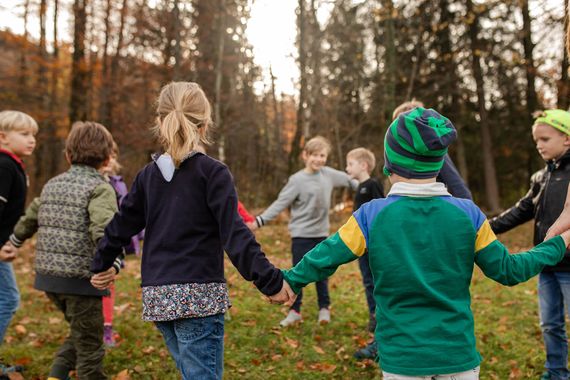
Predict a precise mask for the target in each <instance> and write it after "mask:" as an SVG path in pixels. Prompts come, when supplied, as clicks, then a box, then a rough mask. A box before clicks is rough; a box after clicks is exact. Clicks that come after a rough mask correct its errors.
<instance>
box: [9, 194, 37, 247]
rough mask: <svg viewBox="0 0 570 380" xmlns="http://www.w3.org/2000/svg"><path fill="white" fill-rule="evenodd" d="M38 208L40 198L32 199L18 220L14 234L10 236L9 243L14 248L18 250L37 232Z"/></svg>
mask: <svg viewBox="0 0 570 380" xmlns="http://www.w3.org/2000/svg"><path fill="white" fill-rule="evenodd" d="M39 208H40V198H39V197H37V198H34V200H33V201H32V203H30V205H29V206H28V208H27V209H26V213H25V214H24V216H22V217H21V218H20V220H18V223H17V224H16V226H15V227H14V232H13V233H12V235H10V242H11V243H12V245H14V247H16V248H20V247H21V246H22V244H24V241H25V240H26V239H29V238H31V237H32V236H34V234H35V233H36V231H37V230H38V210H39Z"/></svg>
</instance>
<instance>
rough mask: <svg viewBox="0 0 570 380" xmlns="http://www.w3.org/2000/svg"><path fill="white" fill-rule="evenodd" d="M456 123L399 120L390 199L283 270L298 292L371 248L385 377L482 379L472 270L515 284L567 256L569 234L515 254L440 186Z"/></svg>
mask: <svg viewBox="0 0 570 380" xmlns="http://www.w3.org/2000/svg"><path fill="white" fill-rule="evenodd" d="M455 138H456V131H455V128H454V127H453V125H452V124H451V122H450V121H449V120H448V119H447V118H445V117H443V116H441V115H440V114H438V113H437V112H436V111H434V110H431V109H424V108H421V107H419V108H416V109H414V110H412V111H409V112H407V113H404V114H402V115H400V116H399V117H398V118H397V119H396V120H395V121H394V122H393V123H392V124H391V125H390V127H389V129H388V131H387V133H386V137H385V141H384V147H385V166H384V172H385V174H387V175H389V178H390V181H391V182H392V184H393V186H392V189H391V190H390V192H389V194H388V197H387V198H384V199H376V200H373V201H371V202H369V203H367V204H365V205H363V206H362V207H361V208H360V209H359V210H357V211H356V212H355V213H354V214H353V216H351V217H350V219H349V220H348V222H347V223H346V224H345V225H344V226H342V227H341V228H340V229H339V231H338V232H337V233H335V234H334V235H333V236H331V237H330V238H328V239H327V240H325V241H324V242H322V243H321V244H319V245H318V246H317V247H315V248H314V249H313V250H311V251H310V252H309V253H308V254H307V255H306V256H305V257H304V258H303V260H302V261H301V262H300V263H298V264H297V265H296V266H295V267H293V268H292V269H290V270H287V271H284V274H285V279H286V280H287V282H288V283H289V285H290V286H291V288H292V289H293V291H294V292H295V293H297V292H299V291H300V290H301V288H302V287H304V286H306V285H307V284H309V283H311V282H315V281H319V280H321V279H323V278H327V277H329V276H330V275H332V274H333V273H334V272H335V270H336V269H337V268H338V266H340V265H342V264H345V263H348V262H350V261H353V260H356V259H357V258H358V257H359V256H361V255H362V254H364V252H365V251H366V249H367V250H368V255H369V261H370V268H371V271H372V275H373V278H374V298H375V300H376V303H377V307H376V318H377V321H378V325H377V328H376V332H375V337H376V341H377V342H379V345H378V354H379V355H378V356H379V362H380V365H381V367H382V370H383V375H384V379H387V380H397V379H404V378H405V379H416V378H417V379H423V378H425V377H426V376H427V377H429V378H434V379H451V378H454V379H461V380H471V379H478V378H479V364H480V362H481V356H480V355H479V353H478V352H477V349H476V344H475V333H474V322H473V314H472V312H471V308H470V304H471V296H470V293H469V285H470V283H471V276H472V273H473V266H474V264H477V266H479V267H480V268H481V270H482V271H483V273H484V274H485V275H486V276H487V277H489V278H491V279H493V280H495V281H497V282H499V283H501V284H504V285H508V286H512V285H515V284H518V283H520V282H524V281H527V280H528V279H530V278H531V277H533V276H535V275H536V274H538V273H539V272H540V271H541V270H542V268H543V267H544V266H545V265H554V264H556V263H557V262H559V261H560V260H561V259H562V257H563V256H564V252H565V250H566V246H567V245H568V243H569V242H570V232H568V231H566V232H564V233H563V234H562V235H561V236H558V237H554V238H552V239H550V240H548V241H546V242H544V243H542V244H539V245H537V246H536V247H534V248H533V249H531V250H529V251H527V252H523V253H520V254H516V255H510V254H509V252H508V251H507V249H506V248H505V247H504V246H503V245H502V244H501V243H500V242H499V241H498V240H497V238H496V236H495V234H494V233H493V231H492V230H491V228H490V226H489V222H488V221H487V219H486V217H485V215H483V213H482V212H481V210H480V209H479V208H478V207H477V206H476V205H475V204H474V203H473V202H472V201H470V200H466V199H459V198H455V197H452V196H451V195H450V194H449V193H448V192H447V190H446V188H445V186H444V185H443V184H441V183H438V182H436V177H437V174H438V172H439V170H440V169H441V166H442V164H443V157H444V155H445V154H446V153H447V147H448V145H449V144H450V143H451V142H452V141H453V140H454V139H455Z"/></svg>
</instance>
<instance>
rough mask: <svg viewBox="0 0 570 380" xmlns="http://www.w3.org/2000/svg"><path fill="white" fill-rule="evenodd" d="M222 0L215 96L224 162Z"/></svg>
mask: <svg viewBox="0 0 570 380" xmlns="http://www.w3.org/2000/svg"><path fill="white" fill-rule="evenodd" d="M219 1H220V3H219V4H220V8H219V10H218V11H219V14H218V22H219V24H218V54H217V57H216V81H215V82H214V96H215V98H216V103H215V104H214V118H215V122H216V123H217V125H218V130H219V131H220V138H219V140H218V158H219V160H220V161H222V162H224V161H225V160H226V139H225V133H224V124H223V120H222V112H221V102H222V79H223V77H224V72H223V69H224V46H225V41H226V10H225V0H219Z"/></svg>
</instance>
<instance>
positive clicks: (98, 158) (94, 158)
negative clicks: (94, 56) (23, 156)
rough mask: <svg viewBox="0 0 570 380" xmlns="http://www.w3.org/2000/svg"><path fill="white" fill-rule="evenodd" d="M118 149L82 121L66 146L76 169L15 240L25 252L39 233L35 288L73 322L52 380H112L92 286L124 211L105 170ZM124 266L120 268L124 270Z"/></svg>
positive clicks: (46, 194) (43, 199) (30, 213)
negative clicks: (98, 256)
mask: <svg viewBox="0 0 570 380" xmlns="http://www.w3.org/2000/svg"><path fill="white" fill-rule="evenodd" d="M112 149H113V138H112V137H111V134H110V133H109V131H107V129H106V128H105V127H103V126H102V125H101V124H97V123H94V122H90V121H86V122H76V123H74V124H73V126H72V128H71V132H70V133H69V136H68V137H67V140H66V143H65V157H66V159H67V161H68V162H69V163H70V164H71V168H70V169H69V170H68V171H66V172H65V173H63V174H60V175H58V176H56V177H54V178H52V179H50V180H49V181H48V182H47V183H46V185H45V186H44V188H43V189H42V193H41V195H40V197H39V198H36V199H34V201H33V202H32V204H31V205H30V206H29V207H28V209H27V210H26V213H25V215H24V216H22V217H21V218H20V220H19V221H18V224H17V225H16V227H15V228H14V233H13V234H12V235H11V236H10V241H11V243H12V244H13V245H14V246H16V247H19V246H21V245H22V243H23V242H24V240H26V239H29V238H30V237H32V235H33V234H34V233H35V232H36V231H37V232H38V239H37V244H36V256H35V264H34V267H35V271H36V278H35V282H34V287H35V288H36V289H38V290H41V291H44V292H46V295H47V296H48V298H49V299H50V300H51V301H52V302H53V303H54V304H55V306H56V307H57V308H58V309H59V310H61V311H62V312H63V314H64V316H65V320H66V321H68V322H69V326H70V330H71V331H70V334H69V336H68V337H67V339H66V340H65V341H64V343H63V345H62V346H61V347H60V349H59V350H58V352H57V354H56V356H55V359H54V361H53V363H52V366H51V370H50V373H49V376H48V379H51V380H53V379H68V374H69V372H70V371H71V370H73V369H76V370H77V376H78V377H79V378H80V379H106V378H107V377H106V376H105V374H104V373H103V356H104V355H105V350H104V348H103V314H102V311H101V308H102V306H101V305H102V303H101V296H103V295H105V294H106V293H107V292H106V291H101V290H98V289H95V288H94V287H93V286H92V285H91V283H90V281H89V279H90V277H91V272H90V271H89V265H90V263H91V261H92V259H93V256H94V254H95V247H96V244H97V242H98V241H99V239H100V238H101V237H102V235H103V229H104V228H105V226H106V225H107V223H108V222H109V220H110V219H111V218H112V216H113V214H114V213H115V212H116V211H117V198H116V196H115V192H114V191H113V189H112V188H111V186H110V185H109V184H108V183H107V181H105V179H104V178H103V176H102V175H101V174H99V173H98V172H97V169H99V168H101V167H102V166H104V165H105V164H106V163H107V161H108V160H109V157H110V155H111V152H112ZM119 264H120V263H114V265H115V266H116V270H117V271H118V270H119V267H120V266H119Z"/></svg>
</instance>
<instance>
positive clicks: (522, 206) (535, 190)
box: [489, 170, 544, 234]
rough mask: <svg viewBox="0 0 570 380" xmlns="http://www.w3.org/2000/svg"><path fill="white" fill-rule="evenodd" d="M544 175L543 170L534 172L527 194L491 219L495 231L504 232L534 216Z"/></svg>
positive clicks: (497, 232)
mask: <svg viewBox="0 0 570 380" xmlns="http://www.w3.org/2000/svg"><path fill="white" fill-rule="evenodd" d="M543 175H544V173H543V170H541V171H539V172H537V173H535V174H533V176H532V177H531V179H530V190H529V191H528V192H527V193H526V195H525V196H524V197H522V198H521V199H520V200H519V201H518V202H517V203H516V204H515V205H514V206H513V207H511V208H509V209H508V210H507V211H505V212H503V213H502V214H500V215H499V216H496V217H494V218H492V219H491V220H490V221H489V223H490V225H491V228H492V229H493V232H495V233H496V234H502V233H503V232H507V231H509V230H510V229H513V228H515V227H516V226H518V225H520V224H523V223H525V222H528V221H529V220H531V219H532V218H534V211H535V200H537V199H538V197H539V193H540V191H541V185H540V181H541V179H542V176H543Z"/></svg>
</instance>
